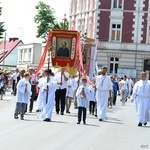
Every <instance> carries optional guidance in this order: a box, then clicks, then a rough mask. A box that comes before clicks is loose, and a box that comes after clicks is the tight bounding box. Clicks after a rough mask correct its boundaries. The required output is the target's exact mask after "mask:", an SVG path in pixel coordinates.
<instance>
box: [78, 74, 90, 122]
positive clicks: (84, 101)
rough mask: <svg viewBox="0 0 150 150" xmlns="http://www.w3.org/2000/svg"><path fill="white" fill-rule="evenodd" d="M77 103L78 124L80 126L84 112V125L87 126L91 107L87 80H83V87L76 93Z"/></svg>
mask: <svg viewBox="0 0 150 150" xmlns="http://www.w3.org/2000/svg"><path fill="white" fill-rule="evenodd" d="M76 97H77V102H78V122H77V124H80V122H81V117H82V112H83V124H86V112H87V108H88V105H89V97H90V92H89V88H88V85H87V79H86V78H85V77H83V78H82V85H81V86H79V88H78V89H77V92H76Z"/></svg>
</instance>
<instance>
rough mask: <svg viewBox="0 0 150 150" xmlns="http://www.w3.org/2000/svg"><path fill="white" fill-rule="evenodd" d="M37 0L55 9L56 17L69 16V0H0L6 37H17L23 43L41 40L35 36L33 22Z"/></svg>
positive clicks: (0, 19) (1, 19)
mask: <svg viewBox="0 0 150 150" xmlns="http://www.w3.org/2000/svg"><path fill="white" fill-rule="evenodd" d="M39 1H42V2H44V3H46V4H48V5H50V6H51V7H52V8H53V9H54V10H55V12H56V13H55V16H56V17H58V18H62V19H63V17H64V14H66V15H67V18H69V4H70V0H0V2H1V6H2V16H1V17H0V21H4V22H5V29H6V30H7V31H6V38H7V39H9V38H10V37H19V39H21V40H22V41H23V42H24V43H25V44H27V43H33V42H34V43H35V42H42V40H41V39H37V38H36V31H37V28H36V24H35V23H34V16H35V15H36V9H35V6H36V5H37V4H38V2H39ZM64 6H65V7H64ZM59 20H60V21H61V19H58V21H59Z"/></svg>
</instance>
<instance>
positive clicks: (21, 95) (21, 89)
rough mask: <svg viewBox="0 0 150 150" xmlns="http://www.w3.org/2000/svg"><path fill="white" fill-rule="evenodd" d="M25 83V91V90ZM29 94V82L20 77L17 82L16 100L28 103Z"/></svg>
mask: <svg viewBox="0 0 150 150" xmlns="http://www.w3.org/2000/svg"><path fill="white" fill-rule="evenodd" d="M26 85H27V91H26V92H25V88H26ZM31 94H32V92H31V84H30V83H29V81H27V80H26V79H25V78H23V79H21V80H20V81H19V82H18V84H17V94H16V102H19V103H25V104H28V103H29V101H30V96H31Z"/></svg>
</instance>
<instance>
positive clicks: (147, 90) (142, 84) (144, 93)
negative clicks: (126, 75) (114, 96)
mask: <svg viewBox="0 0 150 150" xmlns="http://www.w3.org/2000/svg"><path fill="white" fill-rule="evenodd" d="M137 96H140V97H145V98H150V81H149V80H140V81H138V82H137V83H135V86H134V88H133V94H132V99H133V100H135V99H136V97H137Z"/></svg>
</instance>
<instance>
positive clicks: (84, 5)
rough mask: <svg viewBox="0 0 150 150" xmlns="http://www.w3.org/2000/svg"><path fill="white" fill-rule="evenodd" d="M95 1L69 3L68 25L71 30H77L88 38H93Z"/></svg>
mask: <svg viewBox="0 0 150 150" xmlns="http://www.w3.org/2000/svg"><path fill="white" fill-rule="evenodd" d="M96 5H97V4H96V0H71V2H70V21H69V22H70V25H69V28H70V29H71V30H78V31H79V32H81V33H82V34H84V33H85V32H86V33H87V36H88V37H91V38H94V37H95V33H96V32H95V30H94V29H95V28H96V25H97V22H96V18H97V17H96V15H97V10H96Z"/></svg>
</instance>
